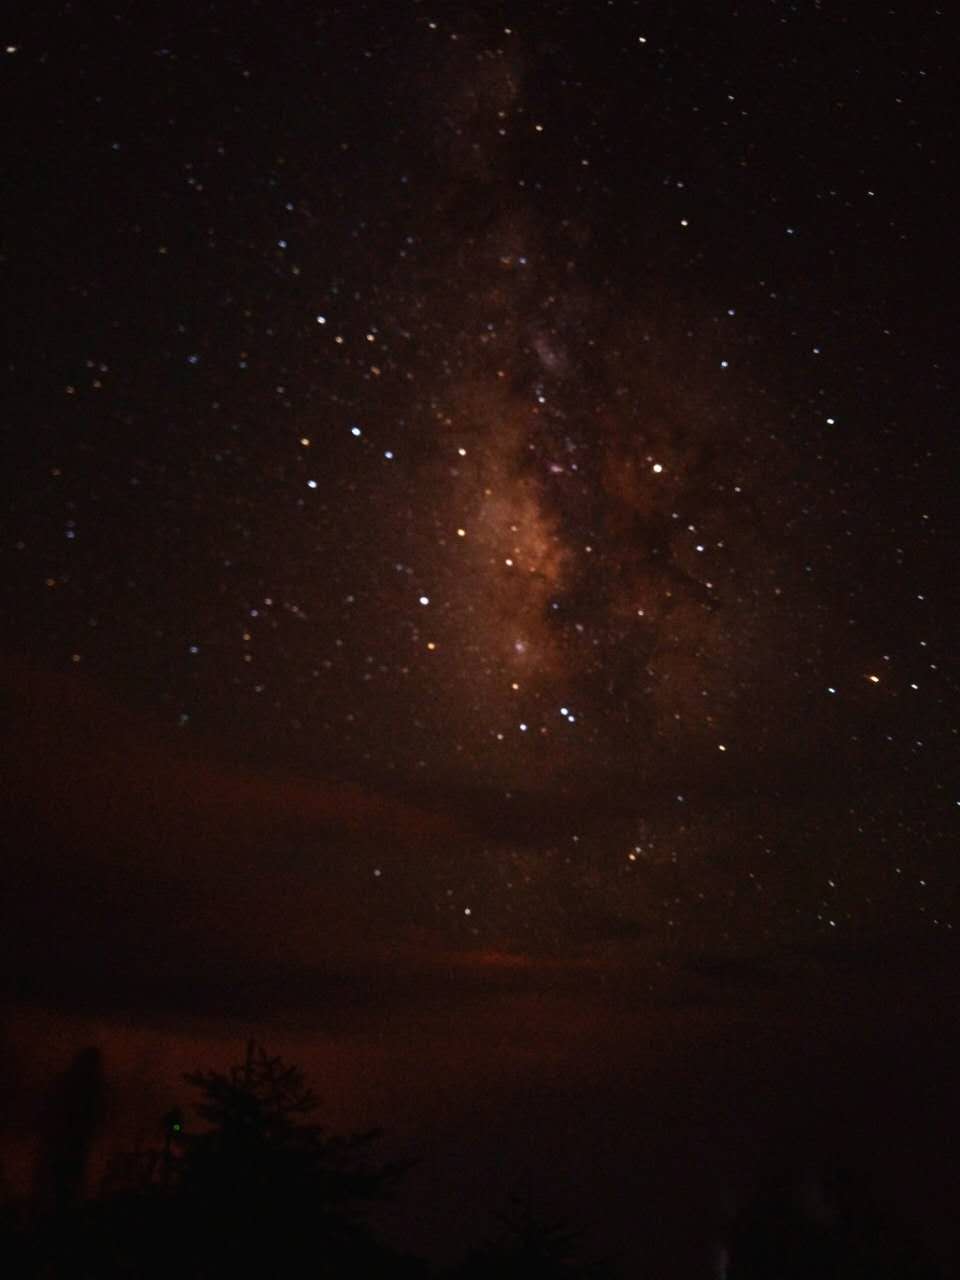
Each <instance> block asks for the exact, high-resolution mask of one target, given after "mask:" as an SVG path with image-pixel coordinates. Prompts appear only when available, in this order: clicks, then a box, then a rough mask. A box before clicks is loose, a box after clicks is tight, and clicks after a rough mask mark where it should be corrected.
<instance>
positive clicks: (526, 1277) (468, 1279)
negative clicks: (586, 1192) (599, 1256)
mask: <svg viewBox="0 0 960 1280" xmlns="http://www.w3.org/2000/svg"><path fill="white" fill-rule="evenodd" d="M500 1224H501V1229H500V1231H499V1233H498V1234H497V1235H496V1236H495V1237H494V1238H493V1239H491V1240H489V1241H487V1242H486V1243H485V1244H483V1245H481V1246H480V1247H479V1248H478V1249H474V1250H473V1251H472V1252H471V1253H470V1255H469V1256H468V1257H467V1259H466V1260H465V1262H464V1263H463V1265H462V1266H461V1268H460V1275H461V1276H462V1277H463V1280H485V1278H486V1277H491V1278H492V1277H497V1280H606V1277H609V1276H611V1275H612V1274H613V1271H612V1268H611V1267H610V1266H609V1264H608V1263H605V1262H595V1261H588V1260H587V1259H585V1258H584V1257H583V1254H582V1247H583V1236H582V1233H581V1232H580V1231H578V1230H577V1229H576V1228H574V1227H571V1226H570V1224H569V1223H568V1222H566V1221H565V1220H564V1219H562V1218H548V1217H545V1216H544V1215H542V1214H541V1213H538V1212H537V1211H536V1210H534V1209H533V1208H531V1206H530V1205H528V1204H525V1203H523V1202H521V1201H518V1200H514V1201H513V1202H512V1204H511V1206H510V1209H509V1210H508V1212H507V1213H505V1214H504V1215H502V1217H501V1218H500Z"/></svg>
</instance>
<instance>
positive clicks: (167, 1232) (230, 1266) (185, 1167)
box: [105, 1042, 404, 1277]
mask: <svg viewBox="0 0 960 1280" xmlns="http://www.w3.org/2000/svg"><path fill="white" fill-rule="evenodd" d="M185 1079H186V1081H187V1082H188V1083H189V1084H190V1085H192V1086H193V1088H194V1089H195V1090H197V1091H198V1092H199V1095H200V1097H199V1100H198V1101H197V1102H196V1104H195V1105H194V1107H193V1108H192V1110H193V1111H194V1113H195V1114H196V1116H197V1117H198V1119H199V1121H200V1122H201V1123H200V1124H198V1125H197V1126H196V1127H193V1126H191V1125H189V1124H188V1123H187V1120H186V1118H185V1116H184V1113H183V1112H182V1111H180V1110H179V1109H177V1110H174V1111H171V1112H169V1113H168V1114H167V1115H166V1116H165V1117H164V1120H163V1144H162V1146H161V1147H152V1148H149V1149H147V1150H145V1151H141V1152H136V1153H133V1155H132V1156H130V1157H127V1159H126V1160H125V1161H123V1162H118V1163H117V1164H116V1165H115V1166H114V1169H113V1171H112V1177H111V1179H110V1181H109V1183H108V1194H107V1197H106V1201H105V1203H106V1204H107V1205H109V1209H108V1210H107V1212H106V1214H105V1220H109V1224H110V1225H109V1234H110V1236H111V1238H112V1240H113V1246H112V1247H113V1249H114V1252H115V1255H116V1256H117V1261H118V1264H119V1263H122V1264H123V1265H129V1263H130V1261H131V1255H132V1254H136V1253H137V1252H139V1253H140V1254H141V1256H140V1257H139V1259H138V1261H137V1266H138V1268H139V1270H137V1271H136V1272H134V1273H135V1274H142V1275H153V1274H155V1273H156V1274H162V1273H166V1272H167V1269H168V1267H170V1266H173V1268H174V1270H175V1271H176V1273H177V1274H179V1275H181V1276H183V1275H186V1276H197V1277H200V1276H203V1277H214V1276H221V1275H223V1276H226V1275H231V1276H234V1275H237V1274H241V1275H242V1274H248V1273H252V1272H253V1271H254V1270H260V1271H263V1272H265V1273H266V1274H279V1273H281V1272H282V1271H283V1270H284V1269H285V1268H286V1267H287V1266H288V1265H289V1264H290V1263H291V1262H292V1260H293V1259H294V1258H297V1259H308V1260H309V1267H308V1269H307V1272H306V1274H310V1275H315V1276H325V1275H331V1276H332V1275H340V1274H344V1273H346V1272H347V1271H361V1272H363V1273H364V1274H371V1275H378V1274H382V1273H385V1272H386V1271H387V1270H389V1271H390V1272H391V1274H396V1270H397V1264H398V1262H399V1260H398V1259H397V1258H396V1257H395V1256H394V1255H392V1254H391V1253H390V1252H389V1251H388V1250H387V1249H385V1248H384V1247H383V1246H381V1245H380V1244H379V1243H378V1242H377V1240H376V1238H375V1236H374V1234H373V1232H372V1231H371V1230H370V1229H369V1227H368V1225H367V1224H366V1222H365V1220H364V1212H363V1211H364V1209H365V1208H366V1207H367V1206H369V1205H370V1203H371V1202H373V1201H375V1200H377V1199H380V1198H382V1197H384V1196H386V1195H388V1194H389V1193H390V1191H391V1190H392V1189H393V1187H394V1185H395V1183H396V1181H397V1179H398V1178H399V1176H400V1175H401V1173H402V1172H403V1169H404V1166H401V1165H396V1164H385V1163H381V1162H377V1161H376V1160H374V1158H373V1156H372V1152H371V1147H372V1144H373V1143H374V1142H375V1140H376V1139H377V1138H378V1137H379V1133H378V1131H376V1130H374V1131H370V1132H366V1133H360V1134H352V1135H345V1136H341V1135H332V1134H329V1133H328V1132H327V1131H326V1130H325V1129H324V1128H322V1127H321V1126H320V1125H319V1124H317V1123H316V1122H315V1121H314V1119H313V1114H314V1112H315V1111H316V1109H317V1105H318V1103H317V1098H316V1096H315V1095H314V1093H313V1092H312V1091H311V1090H310V1089H309V1088H308V1087H307V1086H306V1083H305V1081H304V1077H303V1074H302V1073H301V1072H300V1070H299V1069H298V1068H296V1067H294V1066H291V1065H289V1064H287V1063H285V1062H284V1061H283V1060H282V1059H281V1058H279V1057H271V1056H270V1055H268V1054H267V1053H266V1052H265V1051H264V1050H263V1049H262V1048H260V1047H259V1046H257V1045H256V1044H254V1043H253V1042H251V1043H250V1044H249V1045H248V1047H247V1053H246V1057H245V1060H244V1061H243V1062H242V1063H240V1064H238V1065H236V1066H234V1067H231V1068H230V1069H229V1070H228V1071H226V1072H221V1071H197V1072H192V1073H190V1074H189V1075H187V1076H186V1077H185ZM144 1241H147V1242H149V1245H148V1248H149V1254H150V1256H149V1257H148V1258H144V1257H143V1256H142V1253H143V1242H144Z"/></svg>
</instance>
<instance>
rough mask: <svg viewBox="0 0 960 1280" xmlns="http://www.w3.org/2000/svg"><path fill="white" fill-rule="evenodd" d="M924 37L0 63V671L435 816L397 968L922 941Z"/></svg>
mask: <svg viewBox="0 0 960 1280" xmlns="http://www.w3.org/2000/svg"><path fill="white" fill-rule="evenodd" d="M944 13H945V11H941V10H939V9H937V8H935V7H933V6H929V5H922V6H921V7H920V9H919V10H917V9H916V8H913V9H910V10H909V11H908V10H907V9H906V8H904V9H902V10H896V9H890V8H884V9H883V10H882V11H878V10H876V9H868V8H866V7H864V8H862V9H860V8H858V7H856V6H854V7H853V8H850V7H846V11H845V12H844V13H831V12H828V11H827V10H826V9H825V8H823V7H821V6H817V5H810V6H802V5H792V4H779V3H777V4H771V5H756V6H754V5H748V6H747V7H746V8H741V9H735V8H732V7H730V6H727V5H722V6H720V7H719V8H713V9H710V11H709V12H706V13H703V12H700V11H699V9H698V10H697V16H696V21H692V20H691V19H690V18H689V15H688V16H687V17H686V18H684V17H683V15H681V14H680V13H679V12H678V11H674V10H670V11H669V12H667V11H662V10H661V9H658V8H657V7H656V6H645V5H637V4H629V3H625V2H624V3H608V4H603V5H580V4H563V5H542V4H531V5H526V6H509V5H479V6H476V7H472V8H470V7H466V6H461V5H459V4H450V5H433V6H432V7H431V6H429V5H426V4H420V3H402V4H398V5H392V6H386V5H383V6H380V5H375V4H359V5H353V6H349V7H348V6H344V7H336V6H326V7H322V6H321V8H320V9H319V10H315V9H314V8H313V7H311V6H305V5H297V4H290V3H283V4H279V5H275V6H271V8H270V9H269V11H268V10H267V9H266V8H264V7H262V6H260V5H257V4H253V3H250V4H246V3H245V4H242V5H240V6H239V8H238V7H237V6H223V5H220V4H218V3H211V4H209V5H206V6H204V7H203V9H202V12H201V13H200V14H198V15H197V16H196V18H195V20H193V19H191V20H190V21H188V20H187V19H186V17H185V16H184V15H177V14H176V13H174V12H171V11H167V10H165V11H164V12H163V13H158V14H146V13H143V12H134V11H132V10H131V11H130V12H118V13H110V12H107V11H103V12H102V13H99V14H98V15H96V16H91V15H90V14H89V13H81V12H78V11H75V10H74V9H73V8H71V7H70V6H60V7H58V6H53V7H52V9H51V12H50V14H48V15H46V16H47V18H48V19H49V21H45V20H44V15H43V14H42V13H41V12H40V11H38V12H37V13H36V14H34V15H32V16H31V15H26V16H23V15H21V17H20V18H18V19H16V20H14V19H10V20H8V22H7V28H6V29H5V32H4V40H3V44H4V46H5V47H6V53H5V55H4V58H3V71H4V77H5V93H6V94H7V100H8V113H9V114H10V117H11V118H15V119H16V120H17V121H18V125H17V130H16V137H15V139H14V143H13V166H14V173H15V181H14V193H13V196H12V199H11V201H10V204H9V208H8V210H7V212H6V214H5V215H4V218H5V222H6V228H5V230H6V235H5V236H4V240H5V243H6V249H5V253H4V261H5V266H6V268H7V271H8V272H9V273H10V278H11V280H12V296H13V297H14V299H15V303H14V305H13V307H12V308H11V312H12V315H11V318H12V319H13V321H14V325H13V327H14V329H15V338H14V343H13V346H12V348H11V355H10V357H9V359H8V361H7V369H8V374H9V379H10V388H11V393H10V396H9V397H8V401H7V404H8V409H7V422H8V433H9V438H10V443H11V445H12V450H11V453H12V458H13V465H12V468H11V469H10V470H9V471H8V475H9V476H10V478H11V484H10V485H9V491H8V500H7V507H6V520H5V532H4V539H3V555H4V580H5V583H6V586H7V601H8V604H7V608H6V609H5V610H4V616H5V623H4V640H3V651H4V653H5V654H6V655H7V656H8V657H10V658H16V659H17V661H21V660H26V661H28V662H29V663H30V664H31V665H32V666H34V667H36V668H39V669H41V670H44V671H51V672H55V673H65V674H67V675H68V676H69V678H70V679H72V680H75V681H78V682H82V683H83V684H84V685H85V686H89V687H91V688H95V689H97V690H100V691H102V692H103V693H104V694H105V695H107V696H109V697H110V698H111V699H113V700H115V701H116V702H118V703H120V704H122V705H124V706H125V707H127V708H129V709H130V710H131V712H135V713H136V714H137V715H142V716H143V717H144V722H145V723H146V722H147V721H149V722H150V723H155V724H159V725H161V726H162V727H163V729H164V731H166V730H169V731H170V732H171V734H172V735H173V736H174V737H175V738H176V739H177V740H178V741H180V742H182V743H183V744H185V745H184V750H188V751H194V752H196V753H198V754H200V755H203V756H204V757H205V758H209V759H215V760H217V761H220V762H222V763H223V764H224V767H226V766H227V765H229V766H230V767H231V768H234V767H235V768H237V769H243V770H247V771H251V772H253V773H256V774H262V775H266V776H270V777H278V776H280V777H290V778H296V779H299V780H301V781H305V782H307V783H313V784H315V785H317V786H319V787H323V786H328V785H332V784H334V783H336V784H337V785H341V786H344V787H347V786H349V787H352V788H356V789H357V794H359V795H362V796H365V797H383V796H386V797H389V798H390V800H391V803H396V804H397V805H409V806H416V807H417V808H418V810H422V811H425V812H431V813H437V814H443V815H446V816H448V817H450V816H451V815H452V820H453V821H454V822H455V824H456V828H457V831H456V834H455V835H453V836H451V837H450V838H449V839H447V840H445V841H438V840H437V839H430V840H429V841H424V842H423V844H422V846H418V845H417V842H416V841H410V840H409V839H404V840H399V841H398V842H397V844H396V847H393V845H392V843H391V840H390V839H389V837H387V838H384V837H383V836H382V835H379V836H377V838H376V839H375V840H373V839H367V840H366V841H364V840H360V841H359V842H354V843H350V841H345V842H341V846H340V848H339V852H338V853H336V854H333V853H331V852H330V837H329V835H327V836H324V837H323V838H321V837H320V836H319V835H318V837H317V841H316V848H315V849H313V848H312V847H311V842H310V840H309V839H305V838H303V837H302V836H298V839H299V840H301V843H302V847H301V848H300V850H299V853H298V857H299V858H301V859H302V862H303V865H304V866H306V867H307V868H308V870H307V875H308V876H309V877H312V879H313V883H315V885H316V887H317V889H318V891H319V892H320V893H321V894H322V895H326V901H327V910H328V911H329V912H330V913H333V914H335V913H336V912H337V911H338V902H339V900H340V897H341V895H343V896H344V899H345V898H346V897H349V898H350V899H351V900H360V901H366V900H368V899H369V900H370V902H371V903H373V904H375V905H373V906H371V911H374V912H375V913H376V919H377V920H378V921H379V924H378V926H377V927H378V928H379V929H382V930H386V931H387V932H394V933H396V934H398V935H404V934H405V933H407V932H408V931H410V930H418V929H425V930H433V931H438V932H439V933H440V934H441V935H442V936H443V937H444V938H446V939H447V940H448V942H449V945H450V946H452V947H457V948H479V949H485V950H503V951H517V952H521V951H527V950H537V949H539V950H543V951H547V952H551V953H552V952H559V953H570V952H575V953H579V952H582V951H585V952H593V951H596V950H601V951H602V950H604V949H607V948H611V947H615V948H621V949H622V948H628V949H631V948H632V949H635V950H636V952H637V955H638V957H642V958H643V959H644V962H646V961H647V960H652V961H654V962H657V961H662V959H663V958H664V957H665V956H668V955H670V954H673V953H674V952H676V951H681V952H697V951H700V950H701V949H705V950H709V949H711V948H721V949H741V948H745V949H751V948H758V947H768V946H777V945H790V944H795V943H804V944H806V943H814V942H822V941H824V940H832V939H834V938H841V937H842V938H843V939H844V940H845V941H851V942H852V941H858V940H862V939H864V938H869V937H873V936H876V935H881V936H884V935H887V934H897V933H900V932H914V931H918V930H919V931H921V932H923V933H929V932H931V931H934V932H937V931H950V930H952V929H953V928H954V925H955V902H956V890H957V872H956V867H955V862H956V859H955V850H956V834H957V823H958V817H960V790H958V788H957V785H956V772H955V766H956V744H957V726H958V720H957V710H958V707H957V697H956V667H955V659H954V647H955V646H954V644H953V624H954V622H955V609H956V574H955V564H954V556H953V550H954V546H955V534H954V528H955V518H956V498H955V475H956V471H955V465H956V446H955V442H954V433H953V429H952V410H953V403H954V394H955V382H954V374H955V369H956V355H955V349H954V348H955V341H954V336H955V335H954V332H953V323H952V321H951V320H950V317H951V316H952V315H953V312H954V304H955V299H954V297H953V290H952V288H951V286H950V285H949V283H948V279H949V275H950V272H949V264H950V262H951V261H952V257H953V249H952V242H951V238H950V237H951V231H950V227H951V226H952V221H953V219H952V214H951V207H952V197H949V196H948V195H947V194H945V185H946V184H947V176H946V175H947V171H948V169H949V168H950V167H951V165H952V163H953V154H952V139H951V135H950V126H949V114H948V113H949V110H950V105H949V104H950V96H951V94H952V70H951V68H950V66H949V65H948V60H947V58H946V56H945V43H944V40H943V35H944V33H943V27H944V26H945V24H946V21H947V19H946V17H945V16H944ZM18 23H20V24H21V25H22V29H20V28H18V27H17V24H18ZM15 28H17V29H15ZM351 839H352V837H351ZM335 843H336V837H334V844H335ZM272 856H273V855H272V851H271V850H270V848H264V849H263V851H262V857H263V861H264V864H265V865H269V862H270V859H271V857H272ZM311 859H313V860H314V861H311ZM344 860H345V862H346V870H344V869H343V865H342V864H343V862H344ZM334 863H335V864H336V867H337V870H336V873H335V874H334V872H332V871H331V866H332V865H333V864H334Z"/></svg>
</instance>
